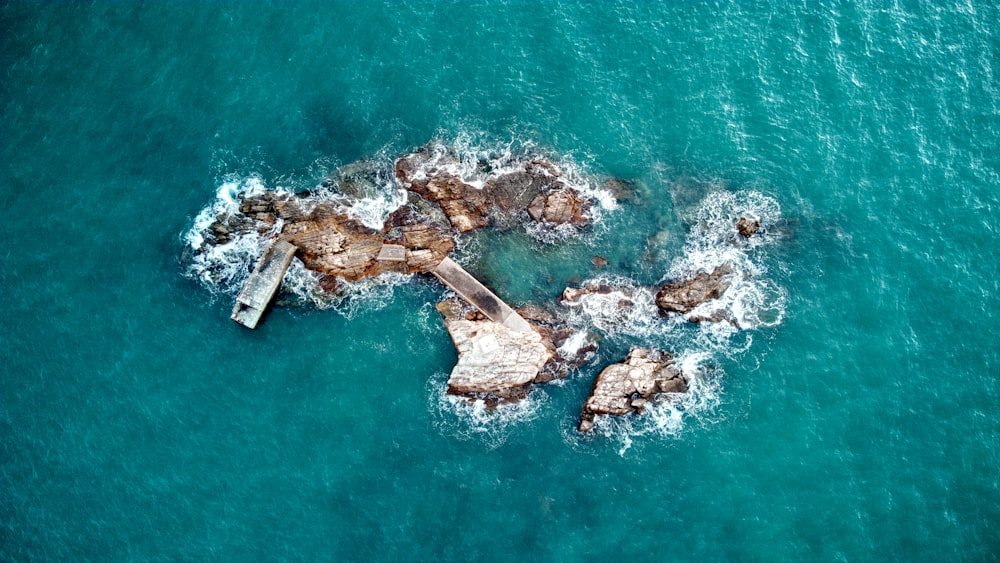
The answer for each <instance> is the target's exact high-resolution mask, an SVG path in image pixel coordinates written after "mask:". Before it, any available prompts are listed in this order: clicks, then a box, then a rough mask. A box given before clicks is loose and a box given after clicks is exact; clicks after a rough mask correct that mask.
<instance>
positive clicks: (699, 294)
mask: <svg viewBox="0 0 1000 563" xmlns="http://www.w3.org/2000/svg"><path fill="white" fill-rule="evenodd" d="M731 272H732V268H730V267H729V265H727V264H723V265H722V266H719V267H718V268H716V269H715V270H713V271H712V273H704V272H703V273H700V274H698V275H696V276H695V277H693V278H691V279H688V280H681V281H676V282H671V283H668V284H666V285H664V286H663V287H661V288H660V290H659V291H658V292H657V293H656V304H657V305H658V306H659V307H660V309H661V310H662V311H664V312H669V313H681V314H684V313H688V312H690V311H691V310H692V309H694V308H695V307H697V306H698V305H700V304H702V303H704V302H705V301H708V300H710V299H718V298H719V297H720V296H722V294H723V293H725V291H726V290H727V289H729V285H730V283H729V282H728V281H726V279H725V278H726V276H727V275H729V274H730V273H731Z"/></svg>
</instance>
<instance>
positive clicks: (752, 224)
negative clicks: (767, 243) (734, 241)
mask: <svg viewBox="0 0 1000 563" xmlns="http://www.w3.org/2000/svg"><path fill="white" fill-rule="evenodd" d="M736 230H737V231H739V233H740V234H741V235H742V236H743V237H745V238H750V237H752V236H753V235H754V233H756V232H757V231H758V230H760V221H758V220H757V219H747V218H746V217H740V220H739V221H737V222H736Z"/></svg>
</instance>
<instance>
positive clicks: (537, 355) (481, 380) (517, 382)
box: [437, 301, 553, 406]
mask: <svg viewBox="0 0 1000 563" xmlns="http://www.w3.org/2000/svg"><path fill="white" fill-rule="evenodd" d="M437 308H438V311H440V312H441V313H442V315H444V317H445V328H447V329H448V334H449V335H451V339H452V342H454V344H455V348H456V349H457V350H458V362H457V363H456V364H455V367H454V368H453V369H452V371H451V376H450V377H449V378H448V393H449V394H452V395H459V396H463V397H467V398H470V399H483V400H486V401H487V404H488V405H491V406H495V405H496V404H497V403H500V402H515V401H519V400H521V399H523V398H525V397H527V396H528V391H529V390H530V387H531V383H532V381H534V379H535V377H536V376H537V375H538V372H539V370H540V369H541V368H542V366H544V365H545V363H546V362H548V361H549V359H551V358H552V355H553V353H552V351H551V350H550V349H549V347H547V346H546V345H545V344H544V343H543V342H542V336H541V335H540V334H539V333H538V332H537V331H534V330H530V331H514V330H511V329H509V328H507V327H506V326H504V325H502V324H500V323H496V322H493V321H490V320H475V321H471V320H467V318H466V315H465V313H464V312H463V309H462V307H461V306H460V305H458V304H457V303H456V302H455V301H446V302H444V303H441V304H439V305H438V307H437Z"/></svg>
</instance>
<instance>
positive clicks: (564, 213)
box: [528, 187, 592, 226]
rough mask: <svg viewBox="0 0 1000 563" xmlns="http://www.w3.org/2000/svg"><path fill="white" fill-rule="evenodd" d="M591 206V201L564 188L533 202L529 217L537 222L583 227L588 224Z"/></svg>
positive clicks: (529, 207)
mask: <svg viewBox="0 0 1000 563" xmlns="http://www.w3.org/2000/svg"><path fill="white" fill-rule="evenodd" d="M591 205H592V203H591V201H590V200H589V199H587V198H585V197H583V196H582V195H581V194H580V193H579V192H577V191H576V190H574V189H572V188H567V187H562V188H559V189H557V190H555V191H551V192H549V193H546V194H541V195H539V196H538V197H536V198H535V199H534V200H532V202H531V204H530V205H529V206H528V215H529V216H530V217H531V218H532V219H534V220H535V221H545V222H547V223H552V224H556V225H564V224H571V225H577V226H582V225H586V224H587V223H588V219H587V215H586V214H587V211H588V210H589V209H590V207H591Z"/></svg>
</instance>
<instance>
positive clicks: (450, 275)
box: [433, 257, 532, 332]
mask: <svg viewBox="0 0 1000 563" xmlns="http://www.w3.org/2000/svg"><path fill="white" fill-rule="evenodd" d="M433 273H434V275H435V276H437V278H438V279H439V280H441V281H442V282H443V283H444V284H445V285H447V286H448V287H450V288H451V289H452V291H454V292H455V293H457V294H458V296H459V297H461V298H462V299H464V300H465V301H466V302H468V303H469V304H470V305H472V306H473V307H475V308H476V309H478V310H479V311H480V312H481V313H482V314H484V315H486V317H487V318H488V319H490V320H491V321H493V322H497V323H500V324H502V325H504V326H506V327H507V328H509V329H511V330H513V331H517V332H528V331H531V330H532V328H531V325H530V324H528V321H526V320H524V318H522V317H521V315H518V314H517V312H516V311H514V309H511V308H510V306H509V305H507V304H506V303H504V302H503V301H502V300H501V299H500V298H499V297H497V296H496V294H494V293H493V292H492V291H490V290H489V289H487V288H486V286H485V285H483V284H482V283H480V282H479V280H477V279H476V278H474V277H472V274H470V273H469V272H466V271H465V269H463V268H462V267H461V266H459V265H458V264H457V263H456V262H455V261H454V260H452V259H451V258H447V257H446V258H445V259H444V260H442V261H441V263H440V264H438V266H437V268H435V269H434V272H433Z"/></svg>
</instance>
